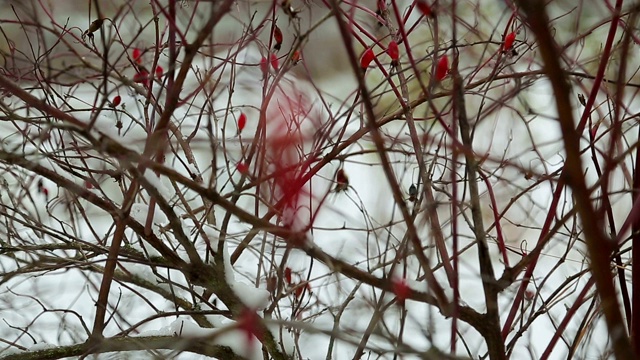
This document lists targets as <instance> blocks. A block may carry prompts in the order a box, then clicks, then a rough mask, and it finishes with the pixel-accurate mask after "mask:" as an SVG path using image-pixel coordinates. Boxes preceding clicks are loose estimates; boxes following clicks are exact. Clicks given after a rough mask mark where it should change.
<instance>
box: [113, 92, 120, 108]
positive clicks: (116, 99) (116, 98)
mask: <svg viewBox="0 0 640 360" xmlns="http://www.w3.org/2000/svg"><path fill="white" fill-rule="evenodd" d="M121 101H122V98H121V97H120V95H116V96H115V97H114V98H113V101H111V106H113V107H116V106H118V105H120V102H121Z"/></svg>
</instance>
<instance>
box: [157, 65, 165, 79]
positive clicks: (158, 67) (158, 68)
mask: <svg viewBox="0 0 640 360" xmlns="http://www.w3.org/2000/svg"><path fill="white" fill-rule="evenodd" d="M162 74H164V69H163V68H162V66H160V65H158V66H156V76H157V77H161V76H162Z"/></svg>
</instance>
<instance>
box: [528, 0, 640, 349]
mask: <svg viewBox="0 0 640 360" xmlns="http://www.w3.org/2000/svg"><path fill="white" fill-rule="evenodd" d="M517 3H518V6H519V7H520V9H521V10H522V11H523V12H524V14H525V15H526V18H527V22H528V23H529V26H530V28H531V30H532V31H533V33H534V34H535V35H536V38H537V40H538V45H539V49H540V55H541V56H542V59H543V61H544V71H545V73H546V74H547V77H548V78H549V80H550V81H551V86H552V89H553V94H554V96H555V99H556V108H557V111H558V118H559V122H560V128H561V130H562V139H563V142H564V145H565V146H564V148H565V151H566V154H567V160H566V161H565V163H564V168H565V169H566V172H565V180H566V182H567V184H568V185H569V186H571V189H572V191H573V198H574V199H575V202H576V207H577V209H578V214H579V216H580V219H581V221H582V225H583V227H584V236H585V238H586V239H585V240H586V244H587V249H588V250H589V259H590V260H591V262H590V265H591V271H592V273H593V277H594V279H595V282H596V289H597V291H598V295H599V296H600V299H601V300H602V311H603V313H604V315H605V320H606V323H607V328H608V330H609V336H610V338H611V341H612V344H613V350H614V352H615V355H616V358H618V359H633V358H635V356H634V354H633V349H632V348H631V343H630V342H629V338H628V337H627V334H626V331H625V327H624V320H623V318H622V314H621V313H620V306H619V304H618V299H617V296H616V289H615V287H614V284H613V281H612V274H611V268H610V255H611V252H612V250H613V249H614V245H615V243H614V242H613V241H612V240H611V239H608V238H607V237H606V236H605V234H604V232H603V229H602V221H601V220H600V219H598V218H597V217H596V212H595V210H594V208H593V205H592V203H591V193H590V192H589V191H588V189H587V186H586V183H585V178H584V176H583V172H582V159H581V158H580V133H579V132H578V131H577V130H576V129H575V127H574V119H573V111H572V108H571V100H570V99H569V94H571V86H570V85H569V83H568V81H567V79H566V76H565V74H564V72H563V71H562V66H561V65H560V61H559V59H560V54H559V53H558V48H557V46H556V43H555V40H554V39H553V36H552V35H551V32H550V31H549V18H548V16H547V13H546V11H545V4H544V1H542V0H519V1H517ZM621 3H622V1H620V0H619V1H618V4H617V5H620V4H621ZM612 22H613V23H617V19H616V18H614V19H613V20H612ZM614 27H615V24H614V25H613V26H612V28H614ZM614 31H615V29H614ZM605 60H606V59H605ZM601 65H604V64H601ZM596 91H597V90H596ZM594 92H595V91H594ZM592 97H593V98H595V96H591V97H590V99H591V98H592ZM635 310H637V309H635Z"/></svg>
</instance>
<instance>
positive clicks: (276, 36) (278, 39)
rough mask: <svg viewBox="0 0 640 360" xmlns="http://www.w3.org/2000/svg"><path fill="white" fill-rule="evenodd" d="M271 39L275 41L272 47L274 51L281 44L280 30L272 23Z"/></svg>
mask: <svg viewBox="0 0 640 360" xmlns="http://www.w3.org/2000/svg"><path fill="white" fill-rule="evenodd" d="M273 40H275V42H276V44H275V45H274V46H273V48H274V49H276V51H278V50H280V46H282V31H281V30H280V28H279V27H278V25H274V28H273Z"/></svg>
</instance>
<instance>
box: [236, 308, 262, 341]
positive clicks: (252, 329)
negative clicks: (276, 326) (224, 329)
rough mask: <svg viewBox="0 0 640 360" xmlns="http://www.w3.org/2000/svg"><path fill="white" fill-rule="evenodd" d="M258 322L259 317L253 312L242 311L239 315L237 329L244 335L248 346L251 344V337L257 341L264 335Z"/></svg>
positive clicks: (259, 320) (248, 310) (249, 310)
mask: <svg viewBox="0 0 640 360" xmlns="http://www.w3.org/2000/svg"><path fill="white" fill-rule="evenodd" d="M260 322H261V319H260V316H259V315H258V314H256V312H255V311H254V310H251V309H244V310H242V313H240V316H239V317H238V328H239V329H240V330H241V331H242V332H244V333H245V336H246V338H247V342H248V343H249V344H251V343H253V341H254V340H253V336H255V337H257V338H258V340H262V338H263V335H264V334H263V333H262V330H261V329H260ZM252 335H253V336H252Z"/></svg>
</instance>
